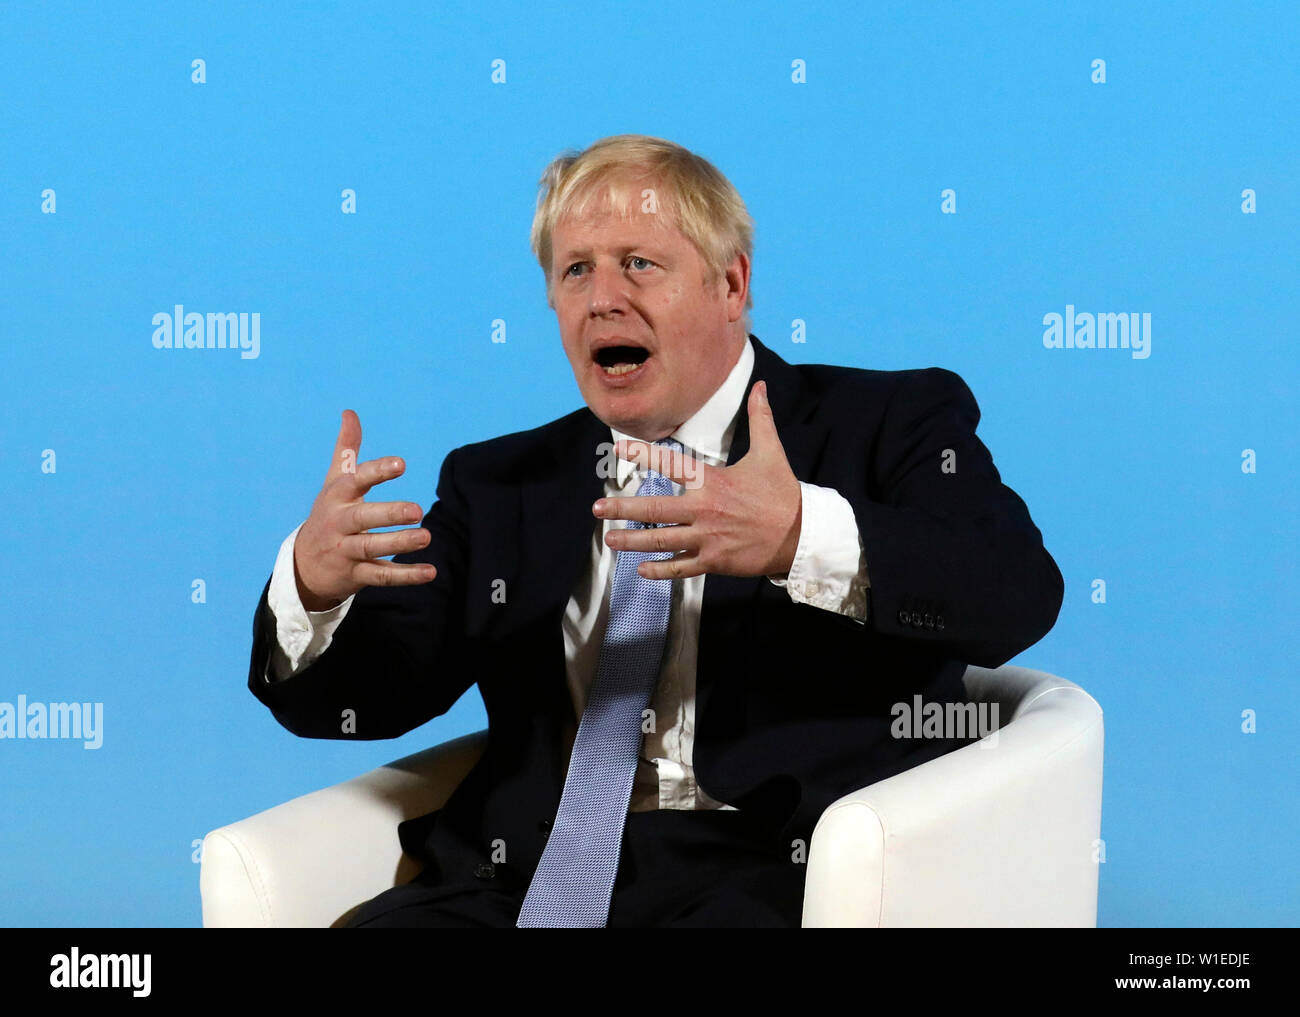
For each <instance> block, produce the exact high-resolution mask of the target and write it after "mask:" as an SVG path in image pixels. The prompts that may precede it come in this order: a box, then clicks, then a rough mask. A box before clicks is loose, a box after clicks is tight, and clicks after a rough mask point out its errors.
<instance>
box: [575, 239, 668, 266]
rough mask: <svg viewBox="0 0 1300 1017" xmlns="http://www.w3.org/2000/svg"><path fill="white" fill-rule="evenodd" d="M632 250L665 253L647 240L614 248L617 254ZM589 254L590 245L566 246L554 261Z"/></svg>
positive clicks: (627, 252) (587, 255) (629, 252)
mask: <svg viewBox="0 0 1300 1017" xmlns="http://www.w3.org/2000/svg"><path fill="white" fill-rule="evenodd" d="M633 251H648V252H649V253H651V254H654V255H656V256H660V255H665V253H666V252H665V251H664V249H663V248H662V247H659V246H658V245H656V244H654V243H649V242H647V243H643V244H624V245H623V246H621V247H616V248H614V252H615V253H616V254H619V255H628V254H631V253H632V252H633ZM590 256H591V248H590V247H568V248H565V249H564V250H563V251H562V252H560V253H559V254H558V255H556V257H555V261H556V262H557V263H558V262H561V261H568V260H569V259H570V258H587V257H590Z"/></svg>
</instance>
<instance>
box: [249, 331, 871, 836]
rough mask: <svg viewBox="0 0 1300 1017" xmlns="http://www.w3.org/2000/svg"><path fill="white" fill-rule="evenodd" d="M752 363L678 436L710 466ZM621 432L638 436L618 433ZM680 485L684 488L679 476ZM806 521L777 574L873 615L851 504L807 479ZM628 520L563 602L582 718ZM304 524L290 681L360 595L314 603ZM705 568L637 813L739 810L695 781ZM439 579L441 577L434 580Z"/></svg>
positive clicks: (745, 362) (791, 589) (630, 489)
mask: <svg viewBox="0 0 1300 1017" xmlns="http://www.w3.org/2000/svg"><path fill="white" fill-rule="evenodd" d="M753 364H754V348H753V344H752V343H751V342H750V341H749V340H748V339H746V340H745V345H744V348H743V350H742V351H741V355H740V357H739V358H738V359H737V361H736V364H735V366H734V367H733V368H732V369H731V373H730V374H728V375H727V378H726V380H725V381H724V382H723V383H722V384H721V385H720V386H719V387H718V389H717V391H716V392H714V394H713V395H712V396H711V397H710V398H709V400H708V402H706V403H705V404H704V405H703V406H702V407H700V409H699V411H698V412H697V413H696V414H695V415H694V416H692V417H691V418H690V419H689V420H687V421H686V422H685V423H684V424H682V425H681V426H680V427H678V428H677V429H676V430H675V431H674V432H673V433H672V435H671V437H673V438H675V439H676V440H677V441H679V442H681V443H682V445H683V446H684V448H685V451H686V453H687V454H688V455H692V456H694V457H695V458H697V459H699V460H701V461H702V462H705V463H708V464H709V465H712V466H722V465H724V464H725V463H726V461H727V454H728V451H729V450H730V448H731V439H732V436H733V435H734V433H735V428H736V423H737V421H738V420H739V416H740V414H741V413H745V412H747V409H746V400H747V397H748V395H749V392H748V387H747V386H748V382H749V376H750V372H751V371H752V369H753ZM610 434H611V440H612V441H619V440H622V439H631V438H632V436H631V435H628V434H624V433H622V432H620V431H617V430H614V429H613V428H611V429H610ZM643 479H644V473H643V471H642V470H641V468H640V467H639V466H637V465H636V464H635V463H632V462H630V461H628V460H626V459H620V460H618V461H617V471H616V474H615V476H612V477H609V478H608V479H606V481H605V496H606V497H619V496H633V495H635V494H636V492H637V489H638V488H639V487H640V486H641V482H642V480H643ZM674 488H675V490H676V492H677V493H680V492H681V487H680V486H679V485H676V484H674ZM799 488H800V494H801V497H802V520H801V528H800V532H799V543H798V548H797V550H796V551H795V557H794V561H793V563H792V565H791V567H790V572H789V575H788V576H786V577H785V578H783V579H774V578H771V577H769V581H771V582H772V583H774V584H776V585H777V586H781V587H783V588H784V589H785V590H786V592H787V593H788V594H789V595H790V598H791V599H792V600H793V601H795V602H796V603H800V604H811V605H812V606H814V607H818V608H821V609H823V610H827V611H835V612H838V613H840V614H844V615H848V616H849V617H852V618H854V619H856V620H857V621H858V622H860V623H861V622H865V621H866V611H867V607H866V589H867V586H868V577H867V568H866V560H865V556H864V554H863V550H862V541H861V537H860V536H859V534H858V528H857V521H856V519H855V517H854V514H853V508H852V506H851V505H850V504H849V503H848V501H847V500H846V499H845V498H844V497H843V496H842V495H840V494H839V493H838V492H836V491H834V490H833V489H831V488H828V487H819V486H817V485H815V484H808V483H804V482H802V481H801V482H800V484H799ZM616 523H617V525H619V526H624V525H625V523H623V522H622V521H615V520H610V519H602V520H599V521H598V522H597V523H596V524H595V525H593V527H592V536H591V545H590V560H589V562H588V567H587V568H586V569H584V570H583V574H582V575H581V576H580V577H579V579H578V583H577V587H576V589H575V590H574V591H573V594H572V596H571V597H570V598H569V602H568V604H567V606H566V607H565V611H564V618H563V628H564V653H565V668H566V675H567V682H568V688H569V694H570V697H571V698H572V700H573V710H574V717H575V718H578V717H581V716H582V711H583V708H584V706H585V705H586V701H587V692H588V689H589V688H590V686H591V682H592V680H593V679H594V678H595V674H596V662H597V659H598V657H599V655H600V647H601V642H602V640H603V639H604V635H605V626H606V623H607V620H608V616H609V594H610V589H611V587H612V585H613V577H614V563H615V560H616V556H617V552H615V551H614V550H613V549H612V548H610V547H607V546H606V545H605V535H606V534H607V533H608V532H609V529H610V527H611V526H613V525H615V524H616ZM298 529H301V526H299V527H298V528H297V529H295V530H294V531H293V532H292V533H291V534H289V536H287V537H286V538H285V539H284V542H283V543H282V544H281V545H280V553H279V555H278V556H277V557H276V562H275V569H274V571H273V572H272V574H271V586H270V589H269V590H268V592H267V601H268V605H269V607H270V609H271V613H272V614H273V615H274V619H275V636H276V638H275V639H274V640H272V649H271V662H270V671H271V673H270V674H269V675H268V676H267V680H268V681H276V680H283V679H284V678H288V677H291V676H292V675H295V674H297V673H298V672H300V671H302V670H303V669H304V668H306V667H307V665H308V664H310V663H311V662H312V661H313V660H315V659H316V658H317V657H318V656H320V654H322V653H324V652H325V650H326V649H328V648H329V645H330V641H331V640H332V638H333V634H334V631H335V630H336V629H337V628H338V626H339V624H340V623H341V622H342V621H343V619H344V618H345V617H346V616H347V612H348V609H349V607H351V605H352V599H353V598H351V597H349V598H348V599H347V600H345V601H344V602H343V603H342V604H339V605H338V606H337V607H334V608H331V609H330V610H328V611H307V610H305V609H304V608H303V606H302V601H301V599H300V598H299V596H298V587H297V583H296V582H295V580H294V569H293V545H294V540H295V539H296V537H297V535H298ZM706 578H707V576H691V577H688V578H686V579H674V580H672V584H673V591H672V606H671V609H670V613H669V622H668V633H667V638H666V641H665V646H664V657H663V663H662V665H661V667H660V672H659V680H658V683H657V685H656V687H655V691H654V694H653V696H652V697H651V701H650V708H651V710H652V711H653V722H654V730H653V732H649V733H647V734H646V735H645V736H644V739H643V742H642V749H641V759H642V762H641V763H640V764H639V765H638V767H637V775H636V780H635V782H634V785H633V788H632V799H631V803H630V807H629V811H632V812H639V811H648V810H652V809H730V808H732V806H730V805H724V804H722V803H721V802H717V801H714V800H713V799H712V798H710V797H709V796H708V795H707V794H706V793H705V792H704V791H703V789H701V788H700V787H699V786H698V785H697V784H696V782H695V771H694V768H693V766H692V748H693V745H694V740H695V662H696V652H697V648H698V638H699V624H700V606H701V602H702V598H703V595H704V582H705V580H706ZM434 582H437V580H436V579H435V580H434ZM576 732H577V723H576V719H575V721H574V722H573V723H572V724H571V725H570V728H569V730H568V731H567V732H566V740H567V743H568V747H569V748H570V749H571V748H572V745H573V737H574V735H575V734H576Z"/></svg>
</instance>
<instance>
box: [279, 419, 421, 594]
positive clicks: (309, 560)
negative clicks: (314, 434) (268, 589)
mask: <svg viewBox="0 0 1300 1017" xmlns="http://www.w3.org/2000/svg"><path fill="white" fill-rule="evenodd" d="M360 451H361V421H360V419H358V417H357V415H356V414H355V413H353V412H352V411H351V410H344V411H343V421H342V424H341V425H340V426H339V437H338V440H337V441H336V442H335V443H334V458H333V459H332V460H331V461H330V468H329V472H328V473H327V474H325V484H324V486H322V487H321V491H320V494H318V495H317V496H316V502H315V504H313V505H312V507H311V515H310V516H308V517H307V521H306V522H305V523H303V524H302V528H301V529H300V530H299V531H298V537H297V539H296V540H295V541H294V546H293V567H294V578H295V579H296V580H297V583H298V596H299V598H300V599H301V600H302V605H303V607H305V608H306V609H307V610H308V611H326V610H328V609H329V608H332V607H337V606H338V605H339V604H341V603H343V601H345V600H347V599H348V597H350V596H352V595H353V594H354V593H356V592H357V591H358V590H360V589H362V588H363V587H366V586H415V585H418V584H420V583H427V582H429V581H431V580H432V579H433V578H434V576H436V575H437V574H438V570H437V569H436V568H434V566H433V565H428V564H405V565H400V564H397V563H395V562H390V561H379V560H378V559H379V558H382V557H384V556H386V555H390V554H399V553H401V552H403V551H418V550H419V549H420V548H422V547H425V546H427V545H428V543H429V540H430V536H429V531H428V530H426V529H424V528H423V527H417V528H413V529H404V530H393V531H390V532H387V533H367V532H366V531H367V530H371V529H374V528H375V527H382V526H400V525H401V524H402V523H415V522H419V521H420V519H421V518H423V516H424V513H423V512H422V511H421V509H420V506H419V505H417V504H415V503H414V502H409V501H376V502H367V501H365V495H366V492H367V491H369V490H370V489H371V488H372V487H374V486H375V485H376V484H382V483H383V482H384V481H386V480H392V479H393V478H394V477H400V476H401V475H402V473H403V472H404V471H405V469H406V464H405V463H404V462H403V461H402V460H401V459H398V458H394V457H392V456H385V457H384V458H382V459H370V460H368V461H366V462H364V463H359V462H358V458H359V453H360Z"/></svg>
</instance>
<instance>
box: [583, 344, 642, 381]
mask: <svg viewBox="0 0 1300 1017" xmlns="http://www.w3.org/2000/svg"><path fill="white" fill-rule="evenodd" d="M649 356H650V351H649V350H647V349H645V348H644V347H642V346H605V347H602V348H601V349H598V350H597V351H596V353H595V356H594V359H595V361H596V363H597V364H599V365H600V367H601V369H602V370H603V371H604V372H605V373H606V374H607V375H609V376H610V377H615V378H616V377H619V376H620V375H624V374H631V373H632V372H633V371H635V370H636V369H637V368H638V367H640V366H641V365H642V364H644V363H645V362H646V360H647V359H648V358H649Z"/></svg>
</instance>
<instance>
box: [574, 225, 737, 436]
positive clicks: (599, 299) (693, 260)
mask: <svg viewBox="0 0 1300 1017" xmlns="http://www.w3.org/2000/svg"><path fill="white" fill-rule="evenodd" d="M551 250H552V251H553V258H552V263H551V273H552V292H553V297H554V301H555V315H556V318H557V319H558V321H559V326H560V338H561V339H562V341H563V343H564V352H565V354H567V356H568V358H569V364H570V366H571V367H572V368H573V375H574V377H575V378H576V379H577V382H578V388H579V389H580V390H581V392H582V397H583V399H584V400H586V403H587V406H588V407H590V408H591V411H592V412H593V413H594V414H595V415H596V416H597V417H599V418H600V419H601V420H602V421H603V422H604V423H606V424H608V425H609V426H611V427H614V428H617V429H618V430H620V431H624V432H626V433H628V434H631V435H634V436H636V437H637V438H640V439H642V440H643V441H655V440H657V439H659V438H662V437H664V436H665V435H668V434H670V433H672V431H673V430H674V429H675V428H676V427H677V426H678V425H680V424H681V423H682V422H683V421H685V420H686V419H688V418H689V417H690V416H691V415H692V414H694V413H695V412H696V411H697V410H698V409H699V408H700V407H701V406H703V405H704V403H705V402H706V401H707V400H708V398H709V397H710V396H711V395H712V394H713V393H714V391H715V390H716V389H717V387H718V386H719V385H721V384H722V382H723V381H724V380H725V379H726V377H727V374H728V373H729V372H730V371H731V368H732V367H734V366H735V363H736V359H737V358H738V357H739V356H740V350H741V347H742V346H743V343H744V338H745V333H744V329H743V326H742V325H741V324H740V322H741V319H742V316H743V312H744V307H745V298H746V296H747V294H748V286H749V264H748V260H747V259H746V258H745V256H744V255H743V254H741V255H737V257H736V259H735V260H734V261H733V263H732V265H731V267H730V268H729V269H728V271H727V272H726V274H725V275H724V276H723V277H721V278H719V279H718V280H716V281H715V282H713V283H712V284H709V285H707V286H706V284H705V278H706V273H707V268H706V265H705V263H704V260H703V259H702V258H701V257H700V255H699V252H698V251H696V249H695V246H694V245H693V244H692V243H691V242H690V241H689V240H688V239H687V238H686V237H685V235H683V234H682V233H681V232H679V231H678V230H677V229H676V228H675V227H672V226H671V225H670V224H668V223H666V222H665V215H664V214H663V213H660V214H658V215H654V214H641V213H638V212H635V211H634V212H633V213H632V215H631V216H630V217H619V216H617V215H605V214H598V215H595V216H592V217H590V218H587V219H584V220H574V219H571V218H565V219H561V220H560V222H559V223H557V225H556V227H555V230H554V231H553V233H552V236H551Z"/></svg>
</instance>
